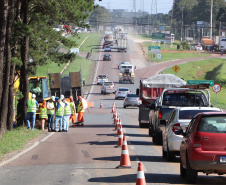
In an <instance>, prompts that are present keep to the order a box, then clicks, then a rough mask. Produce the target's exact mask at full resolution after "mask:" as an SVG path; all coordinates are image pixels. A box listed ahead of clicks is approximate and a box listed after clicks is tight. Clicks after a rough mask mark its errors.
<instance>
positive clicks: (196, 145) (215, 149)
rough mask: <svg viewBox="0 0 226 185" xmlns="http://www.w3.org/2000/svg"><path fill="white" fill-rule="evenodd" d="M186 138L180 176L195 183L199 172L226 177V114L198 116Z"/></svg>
mask: <svg viewBox="0 0 226 185" xmlns="http://www.w3.org/2000/svg"><path fill="white" fill-rule="evenodd" d="M178 134H179V133H178ZM183 135H184V137H183V139H182V141H181V146H180V156H181V160H180V175H181V177H186V178H187V180H188V182H189V183H195V182H196V179H197V175H198V172H203V173H205V174H207V175H208V174H211V173H216V174H218V175H223V174H226V112H203V113H199V114H197V115H196V116H195V117H194V118H193V119H192V120H191V122H190V123H189V125H188V128H187V130H186V132H185V133H184V134H183Z"/></svg>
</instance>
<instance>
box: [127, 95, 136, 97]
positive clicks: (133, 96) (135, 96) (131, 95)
mask: <svg viewBox="0 0 226 185" xmlns="http://www.w3.org/2000/svg"><path fill="white" fill-rule="evenodd" d="M127 97H139V95H137V94H127Z"/></svg>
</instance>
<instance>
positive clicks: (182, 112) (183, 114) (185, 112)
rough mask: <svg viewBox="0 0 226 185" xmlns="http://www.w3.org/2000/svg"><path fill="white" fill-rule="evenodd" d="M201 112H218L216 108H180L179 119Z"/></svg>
mask: <svg viewBox="0 0 226 185" xmlns="http://www.w3.org/2000/svg"><path fill="white" fill-rule="evenodd" d="M201 112H220V111H217V110H180V112H179V119H192V118H193V117H194V116H195V115H196V114H198V113H201Z"/></svg>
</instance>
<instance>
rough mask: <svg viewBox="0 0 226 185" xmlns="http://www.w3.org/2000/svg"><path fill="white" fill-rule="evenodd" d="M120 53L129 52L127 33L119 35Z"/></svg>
mask: <svg viewBox="0 0 226 185" xmlns="http://www.w3.org/2000/svg"><path fill="white" fill-rule="evenodd" d="M117 37H118V38H117V45H118V52H120V51H122V52H126V50H127V33H125V32H124V33H123V32H120V33H118V34H117Z"/></svg>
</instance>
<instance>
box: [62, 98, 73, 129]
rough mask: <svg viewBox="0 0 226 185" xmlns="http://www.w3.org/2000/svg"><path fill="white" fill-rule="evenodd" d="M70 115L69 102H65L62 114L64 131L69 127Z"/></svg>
mask: <svg viewBox="0 0 226 185" xmlns="http://www.w3.org/2000/svg"><path fill="white" fill-rule="evenodd" d="M70 116H71V107H70V103H69V102H65V108H64V116H63V125H64V131H65V132H67V131H68V128H69V118H70Z"/></svg>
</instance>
